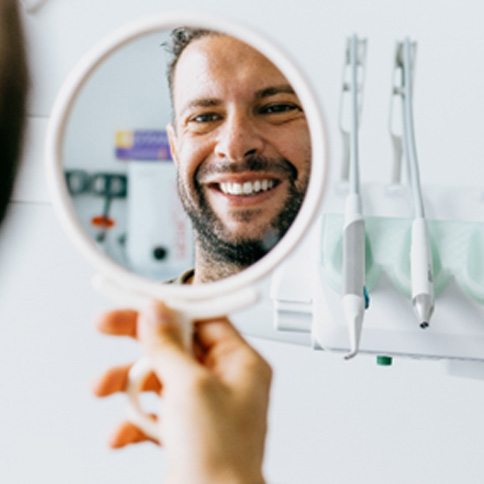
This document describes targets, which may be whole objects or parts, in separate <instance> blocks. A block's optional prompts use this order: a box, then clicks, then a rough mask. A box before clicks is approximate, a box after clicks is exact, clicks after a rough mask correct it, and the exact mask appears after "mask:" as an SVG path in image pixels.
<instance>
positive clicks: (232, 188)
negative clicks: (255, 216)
mask: <svg viewBox="0 0 484 484" xmlns="http://www.w3.org/2000/svg"><path fill="white" fill-rule="evenodd" d="M274 183H275V182H274V180H256V181H254V182H250V181H247V182H245V183H221V184H220V190H221V191H222V192H223V193H227V194H228V195H252V193H258V192H265V191H267V190H270V189H271V188H272V187H273V186H274Z"/></svg>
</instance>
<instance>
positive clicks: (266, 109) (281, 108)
mask: <svg viewBox="0 0 484 484" xmlns="http://www.w3.org/2000/svg"><path fill="white" fill-rule="evenodd" d="M290 111H301V108H300V107H299V106H297V105H296V104H287V103H278V104H268V105H267V106H261V107H260V108H259V112H260V113H261V114H278V113H287V112H290Z"/></svg>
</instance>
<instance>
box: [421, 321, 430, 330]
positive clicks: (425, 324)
mask: <svg viewBox="0 0 484 484" xmlns="http://www.w3.org/2000/svg"><path fill="white" fill-rule="evenodd" d="M420 327H421V328H422V329H427V328H428V327H429V323H427V321H424V322H423V323H420Z"/></svg>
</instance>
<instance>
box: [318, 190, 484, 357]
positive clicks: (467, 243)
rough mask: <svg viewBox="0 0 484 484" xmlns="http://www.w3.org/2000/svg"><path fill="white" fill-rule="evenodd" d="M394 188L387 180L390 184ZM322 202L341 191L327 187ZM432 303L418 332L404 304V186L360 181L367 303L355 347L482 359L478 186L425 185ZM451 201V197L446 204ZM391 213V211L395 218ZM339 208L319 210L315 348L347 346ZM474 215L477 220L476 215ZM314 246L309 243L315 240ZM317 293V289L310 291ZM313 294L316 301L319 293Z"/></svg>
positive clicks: (483, 239) (407, 226)
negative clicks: (335, 211)
mask: <svg viewBox="0 0 484 484" xmlns="http://www.w3.org/2000/svg"><path fill="white" fill-rule="evenodd" d="M392 188H394V187H392ZM332 191H333V193H332V195H331V196H330V202H329V205H333V206H337V205H338V204H337V201H338V202H339V203H340V202H341V199H342V198H343V195H342V194H341V188H340V187H337V188H336V187H335V188H333V190H332ZM425 195H426V199H425V202H426V204H427V207H428V210H429V213H431V214H432V219H429V220H428V227H429V234H430V238H431V247H432V259H433V262H434V282H435V292H436V297H437V301H438V304H437V305H436V309H435V314H434V316H433V324H432V325H431V326H430V327H429V328H428V329H427V330H426V331H422V330H421V329H420V328H419V327H418V326H417V325H415V324H414V315H413V314H412V307H411V305H410V304H408V299H409V294H410V291H411V282H410V281H411V277H410V257H409V249H410V240H411V239H410V233H411V226H412V219H411V218H410V213H409V207H408V197H409V196H410V190H409V188H408V187H403V186H401V187H400V189H399V190H395V189H392V190H388V185H383V184H367V185H364V186H363V200H364V203H365V207H366V210H367V213H368V214H371V215H368V216H367V219H366V220H367V225H366V227H367V232H366V233H367V270H366V279H367V284H368V286H369V290H370V292H371V294H372V305H371V307H370V308H369V309H368V311H366V314H365V330H364V332H363V334H362V339H361V346H360V352H361V353H371V354H376V355H378V354H386V355H393V356H395V355H401V356H410V357H422V358H451V359H462V360H481V361H484V263H483V262H480V261H481V260H484V220H483V217H482V209H483V205H484V203H483V199H482V189H480V188H469V189H467V190H465V191H464V190H462V189H459V188H447V187H431V186H427V187H425ZM450 200H452V204H451V203H450ZM395 214H396V215H397V216H398V217H395ZM342 220H343V217H342V215H341V214H339V215H336V214H331V213H328V214H326V215H324V216H323V228H322V233H321V240H320V241H319V242H320V244H319V246H318V249H319V250H320V253H322V277H321V278H320V279H319V282H320V287H319V288H318V287H315V288H314V295H315V303H317V304H315V305H314V308H313V318H314V319H313V326H312V338H313V342H314V346H315V347H316V348H320V349H325V350H332V351H347V348H348V338H347V333H346V324H345V322H344V315H343V311H342V308H341V304H340V298H339V290H340V285H341V280H342V275H341V267H342V265H341V235H340V234H341V226H342ZM479 220H480V221H479ZM314 249H315V250H316V247H314ZM318 293H319V296H317V294H318ZM318 299H319V300H318Z"/></svg>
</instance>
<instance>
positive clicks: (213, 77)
mask: <svg viewBox="0 0 484 484" xmlns="http://www.w3.org/2000/svg"><path fill="white" fill-rule="evenodd" d="M173 104H174V113H175V118H174V126H170V127H169V129H168V131H169V135H170V141H171V146H172V152H173V156H174V159H175V162H176V163H177V171H178V185H179V192H180V196H181V198H182V202H183V204H184V207H185V209H186V211H187V212H188V214H189V215H190V217H191V219H192V222H193V224H194V228H195V230H196V232H197V236H198V241H199V242H200V243H201V245H202V246H203V248H204V249H205V250H211V251H215V254H214V255H218V256H220V257H222V259H223V258H224V256H225V258H230V257H235V258H237V257H242V259H243V260H241V261H238V262H240V264H241V265H248V264H250V263H252V262H255V260H258V259H259V258H260V257H261V256H262V255H264V254H265V253H266V252H267V251H268V250H269V249H270V248H272V247H273V246H274V245H275V243H277V241H278V240H279V239H280V238H281V237H282V235H284V233H285V231H286V230H287V229H288V228H289V226H290V224H291V223H292V221H293V220H294V218H295V216H296V215H297V212H298V210H299V208H300V205H301V203H302V199H303V197H304V194H305V191H306V187H307V183H308V179H309V171H310V155H311V147H310V138H309V131H308V127H307V122H306V118H305V115H304V112H303V110H302V106H301V103H300V101H299V99H298V98H297V96H296V94H295V93H294V92H293V90H292V88H291V86H290V85H289V83H288V81H287V79H286V78H285V77H284V76H283V74H282V73H281V72H280V71H279V70H278V69H277V68H276V67H275V66H274V65H273V64H272V63H271V62H270V61H269V60H268V59H267V58H266V57H264V56H263V55H261V54H260V53H259V52H257V51H256V50H254V49H253V48H251V47H249V46H248V45H247V44H244V43H242V42H240V41H238V40H236V39H233V38H231V37H228V36H225V35H210V36H207V37H203V38H201V39H197V40H195V41H193V42H192V43H191V44H190V45H188V46H187V47H186V49H185V50H184V51H183V53H182V54H181V56H180V58H179V60H178V63H177V66H176V68H175V73H174V79H173ZM244 249H245V250H244ZM224 251H226V252H227V251H228V252H227V253H226V254H225V255H224ZM252 259H253V260H252Z"/></svg>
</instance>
